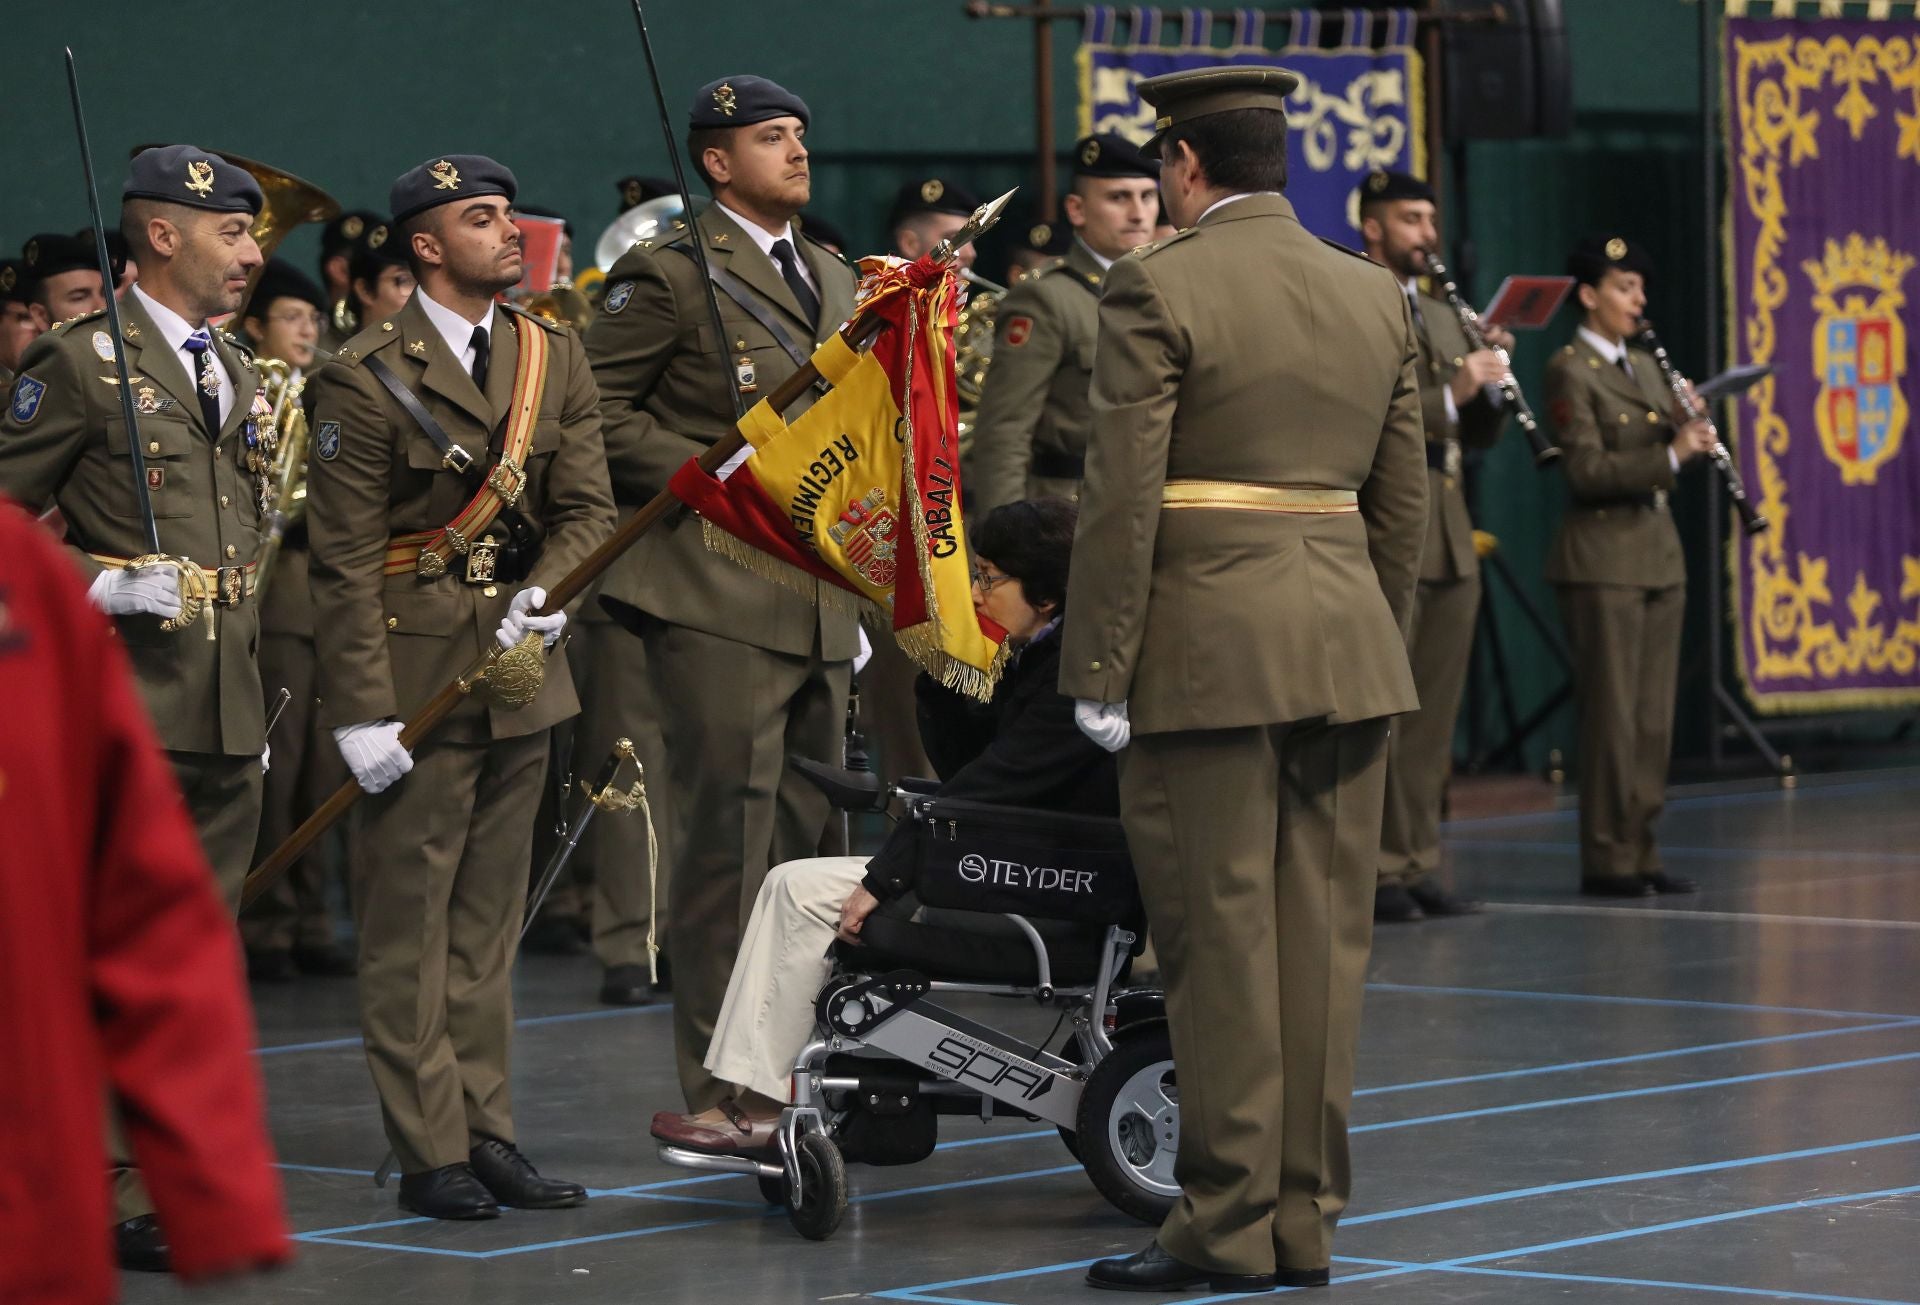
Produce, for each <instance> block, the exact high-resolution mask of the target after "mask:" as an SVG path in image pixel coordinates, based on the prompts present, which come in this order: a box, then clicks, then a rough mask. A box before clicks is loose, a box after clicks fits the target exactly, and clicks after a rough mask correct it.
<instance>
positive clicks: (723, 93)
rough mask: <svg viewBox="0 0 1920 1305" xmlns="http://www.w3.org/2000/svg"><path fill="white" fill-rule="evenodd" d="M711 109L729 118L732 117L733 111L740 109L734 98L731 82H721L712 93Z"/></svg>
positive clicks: (738, 102)
mask: <svg viewBox="0 0 1920 1305" xmlns="http://www.w3.org/2000/svg"><path fill="white" fill-rule="evenodd" d="M713 107H714V108H716V109H718V110H720V112H722V113H724V114H726V115H727V116H728V117H729V118H731V117H732V116H733V111H734V110H735V109H737V108H739V107H740V101H739V100H737V99H736V98H734V94H733V84H732V83H731V82H721V83H720V85H719V87H718V88H717V89H716V90H715V91H714V93H713Z"/></svg>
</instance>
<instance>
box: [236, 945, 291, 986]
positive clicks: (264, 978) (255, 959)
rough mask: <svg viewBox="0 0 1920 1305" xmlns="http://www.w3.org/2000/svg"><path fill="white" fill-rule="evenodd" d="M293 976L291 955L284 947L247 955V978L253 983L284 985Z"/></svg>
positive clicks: (250, 952) (270, 948)
mask: <svg viewBox="0 0 1920 1305" xmlns="http://www.w3.org/2000/svg"><path fill="white" fill-rule="evenodd" d="M293 975H294V969H293V953H292V952H291V951H289V950H287V949H286V948H285V947H269V948H266V949H264V950H262V951H249V952H248V953H247V978H248V979H249V980H251V981H252V982H254V983H285V982H286V981H287V980H288V979H291V978H292V977H293Z"/></svg>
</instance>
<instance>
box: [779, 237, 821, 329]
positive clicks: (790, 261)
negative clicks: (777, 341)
mask: <svg viewBox="0 0 1920 1305" xmlns="http://www.w3.org/2000/svg"><path fill="white" fill-rule="evenodd" d="M773 258H774V261H775V262H777V263H778V264H780V275H781V276H783V277H785V278H786V282H787V289H789V290H791V291H793V297H794V299H795V300H796V301H798V303H799V304H800V315H801V316H802V317H805V318H806V319H807V325H808V326H811V327H812V328H813V329H815V330H816V331H817V330H819V329H820V299H819V297H818V296H817V295H815V294H814V293H813V287H812V286H810V285H808V284H807V278H806V277H804V276H802V275H800V256H799V255H798V254H795V253H794V252H793V245H792V243H791V242H790V241H786V240H776V241H774V242H773Z"/></svg>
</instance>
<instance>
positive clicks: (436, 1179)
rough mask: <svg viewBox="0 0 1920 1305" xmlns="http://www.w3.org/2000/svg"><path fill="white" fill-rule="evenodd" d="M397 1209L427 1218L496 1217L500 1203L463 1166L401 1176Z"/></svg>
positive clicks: (468, 1169)
mask: <svg viewBox="0 0 1920 1305" xmlns="http://www.w3.org/2000/svg"><path fill="white" fill-rule="evenodd" d="M400 1208H401V1209H402V1210H411V1211H412V1212H413V1213H415V1214H424V1215H426V1216H427V1218H429V1219H498V1218H499V1217H500V1203H499V1202H497V1201H495V1200H494V1199H493V1193H492V1192H489V1191H488V1190H487V1189H486V1186H485V1184H483V1183H482V1182H481V1181H480V1180H479V1179H478V1178H477V1177H475V1176H474V1172H473V1170H472V1169H470V1168H468V1167H467V1166H466V1165H441V1166H440V1167H439V1168H438V1169H429V1170H427V1172H425V1173H424V1174H402V1175H401V1176H400Z"/></svg>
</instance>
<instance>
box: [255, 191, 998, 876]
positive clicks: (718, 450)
mask: <svg viewBox="0 0 1920 1305" xmlns="http://www.w3.org/2000/svg"><path fill="white" fill-rule="evenodd" d="M1013 196H1014V192H1013V191H1011V190H1009V191H1008V192H1007V193H1006V194H1004V195H1002V196H1000V198H998V199H996V200H994V201H993V202H992V203H989V204H982V205H981V206H980V207H979V208H977V209H975V210H974V213H973V216H972V217H971V218H969V219H968V220H967V225H966V226H964V227H962V228H961V229H960V230H958V231H956V232H954V234H953V235H951V236H949V237H947V239H945V240H943V241H941V242H940V243H939V244H938V245H935V246H934V248H933V250H932V252H931V253H929V254H927V255H926V258H927V259H928V260H929V261H931V262H932V263H933V264H934V265H935V266H945V265H947V264H949V263H951V262H952V261H953V256H954V254H955V253H957V252H958V251H959V250H960V248H961V247H962V246H964V245H966V244H967V243H969V242H970V241H972V240H973V239H975V238H976V237H978V236H979V235H980V234H981V233H982V232H984V231H986V230H987V229H988V228H990V227H992V226H993V224H994V223H995V222H997V221H999V220H1000V215H1001V214H1002V213H1003V212H1005V211H1006V207H1007V204H1008V202H1009V201H1010V200H1012V198H1013ZM885 325H886V319H885V318H883V317H882V316H881V315H880V313H878V312H877V311H875V310H874V309H872V308H866V309H862V310H861V311H860V312H859V313H857V314H855V315H854V318H853V320H852V321H850V322H848V323H847V324H846V325H845V326H843V327H841V328H840V338H841V339H842V340H844V341H845V342H846V344H847V347H848V348H850V349H854V350H862V349H865V348H866V347H867V345H869V344H871V343H872V342H873V338H874V337H875V336H876V335H878V334H880V331H881V329H882V328H883V327H885ZM819 379H820V372H819V369H817V368H816V367H815V366H814V365H813V363H812V362H811V361H809V362H808V363H807V364H806V365H805V366H803V367H801V368H800V369H799V370H797V371H795V372H794V373H793V374H792V375H791V376H789V377H787V379H786V380H784V381H782V382H780V384H779V385H777V386H775V387H774V389H773V393H771V394H770V395H768V396H767V398H766V400H765V402H766V403H767V405H768V406H769V407H770V408H772V409H773V411H775V412H782V413H783V412H785V411H786V410H787V409H788V408H790V407H792V406H793V405H794V404H795V403H797V402H799V401H800V399H801V398H802V397H803V396H804V395H805V394H806V393H807V391H808V390H810V389H811V388H812V387H813V385H814V382H816V381H818V380H819ZM746 446H747V441H746V437H745V436H743V435H741V434H740V431H739V429H738V428H737V427H736V428H735V429H733V430H731V431H728V432H727V433H726V434H725V435H723V436H721V437H720V438H719V439H718V440H716V441H714V443H713V445H712V447H710V448H709V449H707V451H706V452H705V453H702V454H701V455H700V456H699V457H698V458H697V459H695V460H694V461H695V465H696V466H698V467H699V469H700V470H701V471H703V472H705V473H706V474H707V475H709V476H712V475H715V474H717V473H718V472H719V470H720V468H721V467H723V466H725V465H726V463H727V460H728V459H730V458H732V457H733V456H734V454H736V453H738V452H740V450H741V449H743V448H745V447H746ZM679 503H680V500H679V499H678V498H677V497H675V496H674V494H673V492H672V491H671V490H666V489H663V490H661V491H660V492H659V493H658V494H655V495H654V496H653V498H652V500H651V501H649V502H648V503H647V504H646V506H644V507H642V508H641V509H640V510H639V511H638V512H636V513H634V514H633V516H632V517H630V518H628V519H627V521H626V522H625V523H624V524H623V525H621V526H620V527H619V528H618V529H616V530H615V531H614V532H613V534H612V535H610V536H608V538H607V539H606V541H605V542H604V543H602V544H601V545H600V547H598V548H596V549H594V550H593V552H591V553H589V554H588V555H587V557H586V560H584V561H583V562H581V563H580V565H578V566H576V567H574V568H573V570H571V571H569V572H568V573H567V574H566V575H565V576H563V577H561V579H559V580H557V581H555V582H554V584H553V587H552V588H550V589H548V590H547V601H546V602H545V603H543V604H542V605H541V607H540V610H539V611H538V612H537V613H535V615H540V616H544V615H546V614H547V613H549V612H557V611H559V610H560V609H561V608H563V607H565V606H566V605H567V604H568V603H570V602H572V601H573V600H574V599H575V598H578V597H579V596H580V595H581V594H582V593H584V592H585V591H586V590H587V588H588V587H589V586H591V585H592V584H593V582H594V581H596V580H598V579H599V578H600V577H601V575H602V574H603V573H604V572H605V571H606V569H607V568H608V567H610V566H612V565H613V563H614V561H615V559H617V558H618V557H619V556H620V555H621V554H622V553H625V552H626V551H627V550H628V549H629V548H632V547H633V545H634V544H635V543H636V542H638V541H639V539H640V537H641V536H642V535H644V534H646V533H647V532H648V531H649V530H651V529H653V528H654V526H656V525H658V524H659V522H660V519H661V518H662V517H664V516H666V515H667V513H669V512H671V511H672V510H673V509H674V508H675V507H677V506H678V505H679ZM500 658H501V650H500V649H498V648H493V647H489V648H488V649H487V651H486V652H484V653H482V654H481V655H480V656H479V657H477V658H475V659H474V661H473V662H472V663H471V664H470V665H469V666H468V667H467V669H466V670H465V671H463V672H461V674H460V675H459V676H458V677H457V678H456V679H455V680H454V681H453V682H452V683H451V684H448V685H447V686H446V687H445V688H443V689H441V690H440V692H438V693H436V694H435V695H434V696H433V697H432V698H431V699H429V700H428V702H427V705H426V706H424V707H422V708H421V709H420V710H419V711H417V712H415V713H414V714H413V715H412V716H411V717H409V718H408V719H407V722H406V724H405V726H404V727H403V728H402V729H401V731H400V746H401V747H403V748H408V749H411V748H413V747H414V746H415V745H416V744H418V743H419V742H420V740H421V739H424V738H425V737H427V735H429V734H431V733H432V732H433V731H434V730H435V729H436V728H437V727H438V726H439V724H440V722H441V721H443V720H445V719H446V718H447V717H448V715H450V714H451V713H452V711H453V709H454V708H456V707H458V706H459V705H460V704H461V703H462V702H464V701H466V700H467V698H468V697H469V696H470V695H471V694H472V693H473V691H474V689H475V688H476V687H477V686H480V685H483V684H485V683H486V682H487V674H488V672H489V671H490V670H492V669H493V666H494V664H495V663H496V662H497V661H499V660H500ZM361 792H362V790H361V788H360V785H359V784H358V783H357V782H355V781H353V780H348V781H347V782H346V783H344V784H342V785H341V786H340V787H339V788H338V789H336V790H334V793H333V796H332V797H330V798H328V799H327V800H326V801H325V802H324V803H322V804H321V806H320V808H319V810H317V811H315V812H314V813H313V814H312V815H311V816H308V817H307V819H306V820H305V822H303V823H302V824H301V826H300V827H299V828H298V829H296V830H294V831H293V833H291V834H289V835H288V836H287V838H286V841H285V842H283V843H281V844H280V846H279V847H277V848H275V849H274V850H273V853H272V855H270V856H268V857H267V859H266V860H264V861H262V862H261V863H260V864H259V865H257V866H255V867H254V869H253V871H252V872H251V873H249V874H248V875H247V882H246V886H245V887H244V888H243V889H242V890H241V895H240V907H241V909H242V910H245V909H246V908H247V906H249V905H250V904H251V903H252V902H253V901H254V900H255V899H256V898H258V897H259V896H260V894H262V893H264V892H266V891H267V889H269V888H271V887H272V886H273V884H274V882H275V881H276V880H277V879H279V878H280V876H281V875H283V874H285V873H286V871H287V869H288V867H290V866H291V865H292V864H293V863H294V862H295V861H298V860H299V859H300V857H301V855H302V854H303V853H305V852H306V850H307V849H308V848H309V847H311V846H313V843H314V841H315V840H316V839H318V838H319V837H320V835H321V834H323V833H325V832H326V831H327V830H328V829H329V828H331V827H332V825H333V824H334V822H336V821H337V820H339V819H340V817H341V816H343V815H345V814H346V813H347V810H348V809H349V808H350V807H352V806H353V804H354V803H355V802H356V801H358V800H359V798H360V794H361Z"/></svg>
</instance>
